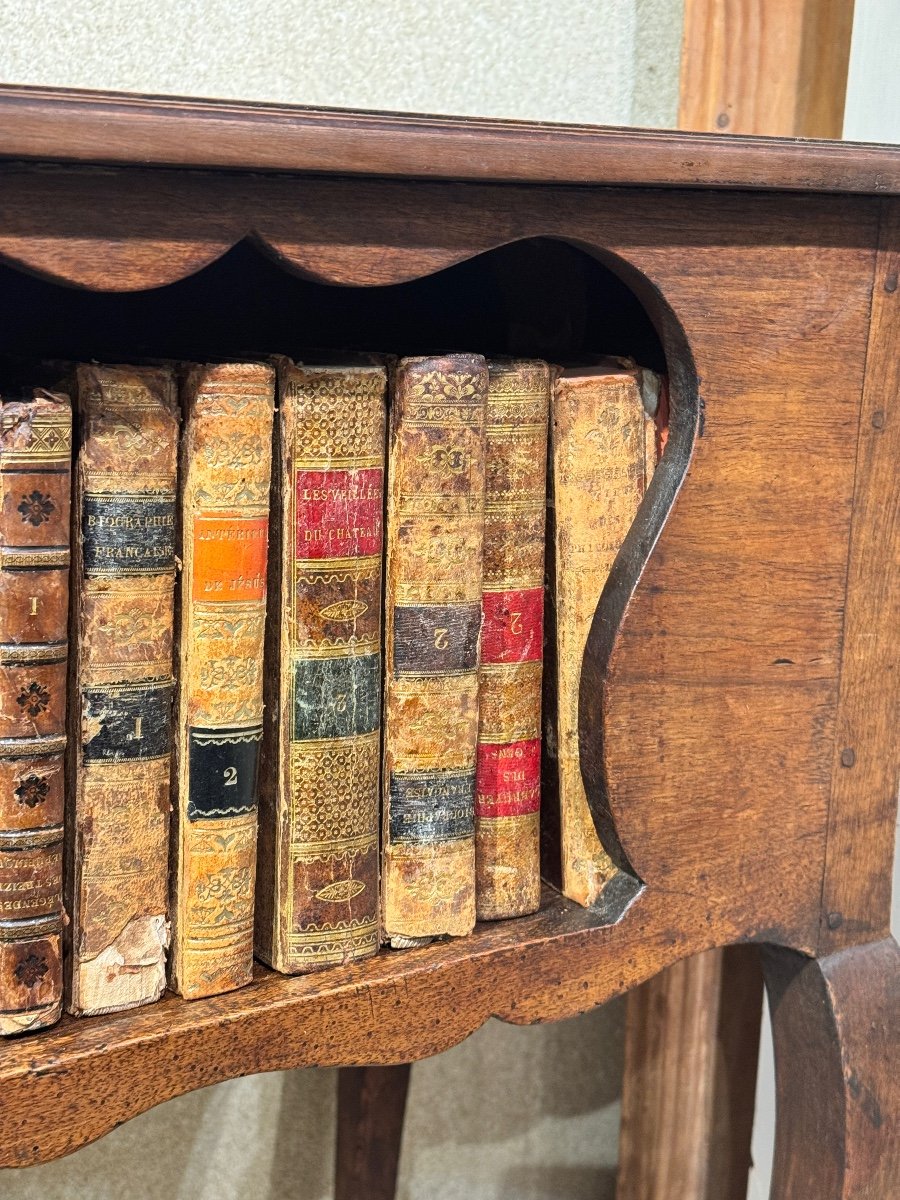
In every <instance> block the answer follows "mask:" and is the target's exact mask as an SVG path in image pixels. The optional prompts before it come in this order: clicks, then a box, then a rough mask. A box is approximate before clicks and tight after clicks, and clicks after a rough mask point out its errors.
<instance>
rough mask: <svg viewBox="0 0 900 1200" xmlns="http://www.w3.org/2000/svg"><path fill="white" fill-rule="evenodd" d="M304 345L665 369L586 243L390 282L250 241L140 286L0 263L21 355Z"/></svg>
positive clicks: (299, 353)
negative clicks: (294, 264)
mask: <svg viewBox="0 0 900 1200" xmlns="http://www.w3.org/2000/svg"><path fill="white" fill-rule="evenodd" d="M311 348H314V349H317V350H324V351H329V350H331V351H337V350H351V349H352V350H368V351H375V352H383V353H390V354H400V355H407V354H423V353H425V354H427V353H434V352H448V351H454V350H457V351H463V350H465V351H471V352H476V353H483V354H516V355H528V356H532V357H539V358H541V357H542V358H547V359H550V360H551V361H563V362H565V361H579V360H580V361H590V360H591V358H592V357H595V356H598V355H604V354H614V355H622V356H630V357H632V358H634V359H635V360H636V361H637V362H638V363H639V364H640V365H641V366H644V367H650V368H652V369H653V370H656V371H663V370H665V359H664V355H663V351H662V346H661V344H660V341H659V338H658V336H657V333H656V330H655V329H654V327H653V325H652V324H651V321H650V319H649V317H648V316H647V313H646V312H645V310H644V308H643V307H642V306H641V304H640V302H639V301H638V299H637V298H636V297H635V295H634V294H633V293H632V292H631V291H630V289H629V288H628V287H627V286H626V285H625V284H624V283H623V282H622V280H620V279H619V278H618V276H616V275H615V274H614V273H613V272H612V271H610V270H609V269H608V268H607V267H606V266H604V265H603V264H601V263H600V262H598V261H597V260H596V259H594V258H592V257H591V256H590V255H589V254H587V253H586V252H584V251H582V250H579V249H576V248H575V247H573V246H571V245H569V244H568V243H565V242H562V241H556V240H551V239H543V238H535V239H529V240H526V241H520V242H515V243H512V244H510V245H508V246H503V247H500V248H499V249H496V250H492V251H490V252H488V253H486V254H482V255H479V256H477V257H476V258H473V259H470V260H468V261H467V262H463V263H460V264H458V265H456V266H453V267H450V268H448V269H447V270H444V271H440V272H438V273H436V274H434V275H430V276H426V277H424V278H422V279H417V280H414V281H412V282H410V283H402V284H396V285H394V286H391V287H367V288H361V287H360V288H351V287H337V286H330V285H327V284H322V283H318V282H312V281H310V280H308V279H304V278H302V277H301V276H300V275H299V274H297V273H295V272H294V271H292V270H289V269H287V268H286V267H284V266H283V265H282V264H281V263H279V262H276V261H275V260H274V259H272V258H271V257H269V256H268V255H267V254H265V253H264V252H263V251H262V250H261V249H260V248H258V247H257V246H256V245H255V244H253V243H252V242H249V241H244V242H241V243H239V244H238V245H237V246H235V247H234V249H233V250H231V251H230V252H229V253H227V254H225V255H224V256H223V257H222V258H220V259H219V260H218V261H217V262H214V263H212V264H211V265H210V266H208V267H205V268H204V269H203V270H201V271H198V272H197V273H196V274H194V275H190V276H188V277H187V278H185V279H182V280H180V281H179V282H178V283H173V284H170V285H169V286H167V287H163V288H153V289H150V290H148V291H141V292H91V291H86V290H83V289H78V288H70V287H63V286H61V285H59V284H56V283H51V282H48V281H46V280H44V279H40V278H38V277H36V276H33V275H28V274H25V273H24V272H22V271H19V270H17V269H14V268H12V267H8V266H4V265H0V354H3V355H6V356H14V357H15V358H17V359H18V358H24V359H32V360H33V359H46V358H50V359H74V360H80V361H89V360H91V359H95V360H98V361H107V362H114V361H118V362H133V361H139V360H141V359H146V358H172V359H183V360H201V361H202V360H205V359H216V358H238V357H259V356H265V355H269V354H276V353H277V354H287V355H290V356H291V357H295V358H299V359H302V357H303V354H304V352H306V351H308V350H309V349H311ZM0 382H2V381H0Z"/></svg>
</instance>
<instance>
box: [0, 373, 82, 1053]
mask: <svg viewBox="0 0 900 1200" xmlns="http://www.w3.org/2000/svg"><path fill="white" fill-rule="evenodd" d="M71 452H72V412H71V406H70V404H69V399H68V397H67V396H63V395H50V394H46V395H43V396H39V397H38V398H36V399H35V400H33V401H25V402H16V401H13V402H7V403H5V404H3V406H2V410H0V1034H3V1035H5V1034H15V1033H23V1032H25V1031H26V1030H29V1029H41V1028H43V1027H44V1026H47V1025H51V1024H53V1022H54V1021H56V1020H57V1019H58V1018H59V1015H60V1013H61V1011H62V946H61V935H62V925H63V909H62V842H63V811H64V778H63V753H64V750H65V713H66V657H67V644H66V626H67V621H68V592H69V572H68V564H69V490H70V481H71Z"/></svg>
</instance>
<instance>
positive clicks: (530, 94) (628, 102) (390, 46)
mask: <svg viewBox="0 0 900 1200" xmlns="http://www.w3.org/2000/svg"><path fill="white" fill-rule="evenodd" d="M681 15H682V0H554V2H553V3H552V4H547V3H541V2H540V0H456V2H455V3H454V2H451V0H380V2H377V3H376V2H375V0H331V3H327V4H325V3H321V2H319V3H314V2H313V0H245V2H244V3H241V4H236V3H234V0H156V2H155V3H153V4H149V3H146V2H142V0H0V31H2V37H0V77H2V79H3V81H4V82H6V83H31V84H55V85H57V86H64V87H87V88H111V89H113V90H119V91H129V92H158V93H166V94H169V95H182V96H184V95H191V96H219V97H227V98H232V99H244V100H279V101H289V102H292V103H297V104H312V105H333V106H338V107H347V108H369V109H399V110H404V111H417V112H438V113H461V114H465V115H474V116H500V117H522V118H533V119H537V120H545V121H590V122H595V123H599V124H611V125H627V124H631V123H645V124H650V125H668V124H672V123H673V122H674V119H675V112H676V109H677V105H678V54H679V46H680V37H681Z"/></svg>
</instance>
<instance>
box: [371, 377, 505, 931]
mask: <svg viewBox="0 0 900 1200" xmlns="http://www.w3.org/2000/svg"><path fill="white" fill-rule="evenodd" d="M487 385H488V372H487V366H486V364H485V361H484V359H483V358H481V357H480V356H479V355H472V354H454V355H448V356H446V357H442V358H423V359H404V360H401V362H400V363H399V365H398V367H397V371H396V379H395V388H394V398H393V409H392V414H391V437H390V459H389V475H390V484H389V489H388V523H387V586H386V592H385V596H386V600H385V657H386V667H385V699H386V711H385V744H384V788H383V795H384V817H383V846H384V850H383V855H384V857H383V893H382V905H383V907H382V918H383V922H384V936H385V938H386V939H387V940H390V941H392V942H393V944H394V945H397V946H402V945H408V944H409V942H410V939H419V938H428V937H433V936H437V935H441V934H450V935H454V936H461V935H464V934H467V933H469V932H471V930H472V928H473V926H474V923H475V760H476V752H477V742H478V662H479V645H480V631H481V578H482V539H483V532H484V412H485V397H486V394H487Z"/></svg>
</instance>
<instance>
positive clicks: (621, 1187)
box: [616, 946, 762, 1200]
mask: <svg viewBox="0 0 900 1200" xmlns="http://www.w3.org/2000/svg"><path fill="white" fill-rule="evenodd" d="M760 983H761V974H760V969H759V962H758V955H757V954H756V952H755V951H753V950H752V949H750V948H748V947H740V946H729V947H728V948H727V949H725V950H708V951H706V953H704V954H699V955H697V956H696V957H695V958H688V959H685V960H684V961H682V962H679V963H676V964H675V965H674V966H671V967H669V968H668V970H666V971H664V972H663V973H662V974H660V975H656V976H654V978H653V979H650V980H648V981H647V983H645V984H643V985H642V986H641V987H639V988H636V989H635V990H634V991H632V992H631V993H630V994H629V996H628V1009H627V1019H626V1036H625V1073H624V1083H623V1091H622V1124H621V1130H620V1138H619V1178H618V1190H617V1192H616V1196H617V1198H618V1200H670V1197H673V1196H677V1197H679V1200H688V1198H689V1197H690V1198H691V1200H744V1197H746V1194H747V1177H748V1173H749V1170H750V1133H751V1130H752V1127H753V1101H754V1091H755V1089H754V1082H755V1079H756V1060H757V1054H758V1049H759V1018H760V1012H761V1009H762V995H761V990H760ZM741 986H742V987H743V992H741V991H739V988H740V987H741Z"/></svg>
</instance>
